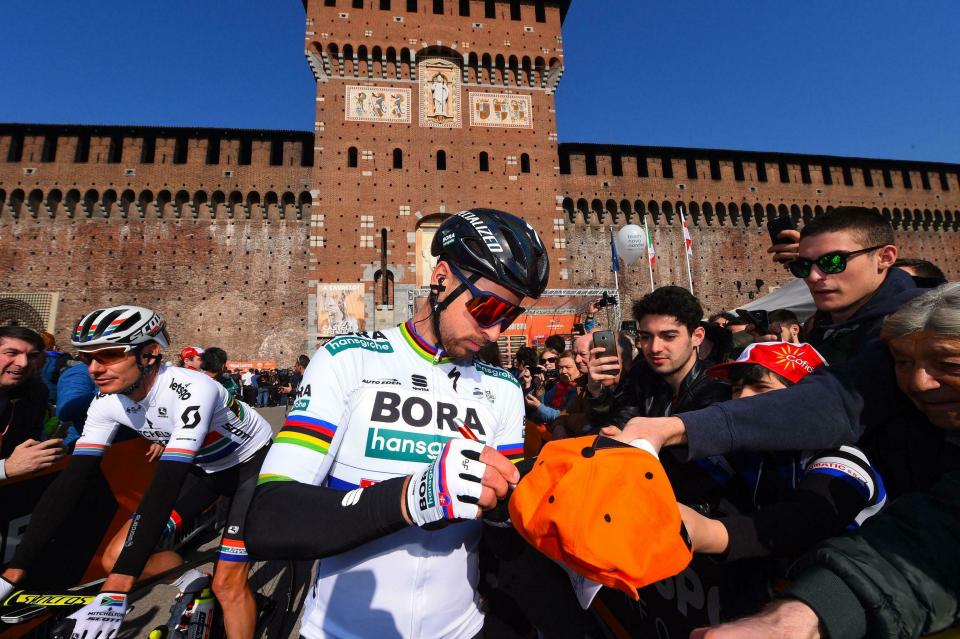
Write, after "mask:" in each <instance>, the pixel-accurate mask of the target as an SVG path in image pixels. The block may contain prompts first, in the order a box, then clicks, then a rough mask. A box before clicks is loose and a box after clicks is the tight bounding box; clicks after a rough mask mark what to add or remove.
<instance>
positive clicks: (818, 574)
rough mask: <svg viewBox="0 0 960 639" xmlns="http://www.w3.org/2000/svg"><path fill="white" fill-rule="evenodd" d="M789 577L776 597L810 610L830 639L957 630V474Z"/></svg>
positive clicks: (828, 546) (818, 552)
mask: <svg viewBox="0 0 960 639" xmlns="http://www.w3.org/2000/svg"><path fill="white" fill-rule="evenodd" d="M794 577H795V580H794V582H793V584H792V585H791V586H790V587H789V588H788V589H787V590H786V591H785V592H784V593H783V596H785V597H793V598H795V599H800V600H801V601H804V602H806V603H807V604H808V605H809V606H810V607H811V608H813V609H814V610H815V611H816V613H817V616H818V617H820V621H821V622H822V624H823V626H824V627H825V629H826V630H827V634H828V636H829V637H830V638H831V639H859V638H860V637H864V636H869V637H883V638H886V637H889V638H898V639H899V638H906V637H917V636H920V635H927V634H930V633H933V632H938V631H940V630H943V629H945V628H948V627H950V626H953V625H956V624H957V623H960V614H958V612H957V611H958V609H960V473H957V472H954V473H950V474H947V475H945V476H944V477H943V478H942V479H941V480H940V481H939V482H938V483H937V484H936V485H934V486H933V487H932V488H931V489H930V490H929V491H926V492H918V493H913V494H910V495H907V496H905V497H903V498H901V499H898V500H896V501H894V502H893V503H892V504H891V505H890V506H888V507H887V508H886V509H885V510H884V511H883V512H882V513H880V514H879V515H877V516H876V517H873V518H871V519H870V520H869V521H867V523H866V524H864V526H863V527H862V528H861V529H860V532H859V533H857V534H856V535H854V536H850V537H839V538H837V539H832V540H830V541H827V542H825V543H824V544H822V545H821V546H819V547H817V549H815V550H814V551H812V552H810V553H808V554H807V555H805V556H804V557H803V558H801V560H800V561H799V562H798V563H797V565H796V567H795V570H794Z"/></svg>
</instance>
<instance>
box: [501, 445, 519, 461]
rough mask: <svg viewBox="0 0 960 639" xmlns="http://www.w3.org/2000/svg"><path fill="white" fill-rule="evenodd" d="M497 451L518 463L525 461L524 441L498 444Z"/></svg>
mask: <svg viewBox="0 0 960 639" xmlns="http://www.w3.org/2000/svg"><path fill="white" fill-rule="evenodd" d="M497 452H498V453H500V454H501V455H503V456H504V457H506V458H507V459H509V460H510V461H512V462H513V463H515V464H516V463H517V462H521V461H523V442H520V443H519V444H504V445H503V446H497Z"/></svg>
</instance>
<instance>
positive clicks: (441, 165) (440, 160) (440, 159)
mask: <svg viewBox="0 0 960 639" xmlns="http://www.w3.org/2000/svg"><path fill="white" fill-rule="evenodd" d="M437 170H438V171H446V170H447V152H446V151H437Z"/></svg>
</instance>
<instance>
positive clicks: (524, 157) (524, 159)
mask: <svg viewBox="0 0 960 639" xmlns="http://www.w3.org/2000/svg"><path fill="white" fill-rule="evenodd" d="M520 172H521V173H529V172H530V154H529V153H522V154H521V155H520Z"/></svg>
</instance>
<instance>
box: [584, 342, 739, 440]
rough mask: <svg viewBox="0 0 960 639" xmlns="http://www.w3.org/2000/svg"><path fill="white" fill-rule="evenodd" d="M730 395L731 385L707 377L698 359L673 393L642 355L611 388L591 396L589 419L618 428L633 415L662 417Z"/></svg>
mask: <svg viewBox="0 0 960 639" xmlns="http://www.w3.org/2000/svg"><path fill="white" fill-rule="evenodd" d="M728 399H730V386H729V385H727V384H726V383H725V382H721V381H720V380H717V379H714V378H713V377H709V376H708V375H707V374H706V368H705V367H704V365H703V363H702V362H700V361H699V360H697V361H696V362H695V363H694V365H693V368H692V369H690V372H689V373H687V376H686V377H684V378H683V381H682V382H680V390H679V392H678V393H677V394H676V396H674V394H673V388H672V387H671V386H670V384H668V383H667V382H665V381H664V379H663V378H662V377H661V376H660V375H658V374H657V373H656V372H654V370H653V369H652V368H650V365H649V364H647V362H646V361H645V360H643V359H637V360H635V361H634V365H633V368H631V369H630V372H629V373H627V376H626V377H625V378H624V379H623V380H621V382H620V384H618V385H617V387H616V388H615V389H614V390H613V391H609V390H607V389H604V390H603V392H602V393H601V394H600V396H599V397H597V398H591V399H590V404H591V408H592V412H593V416H592V418H591V421H592V422H593V423H594V424H599V425H603V426H606V425H608V424H615V425H617V426H620V427H621V428H622V427H623V426H624V424H626V423H627V422H628V421H629V420H630V419H631V418H633V417H664V416H667V415H674V414H676V413H682V412H685V411H690V410H697V409H699V408H704V407H706V406H709V405H710V404H714V403H716V402H722V401H726V400H728Z"/></svg>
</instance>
